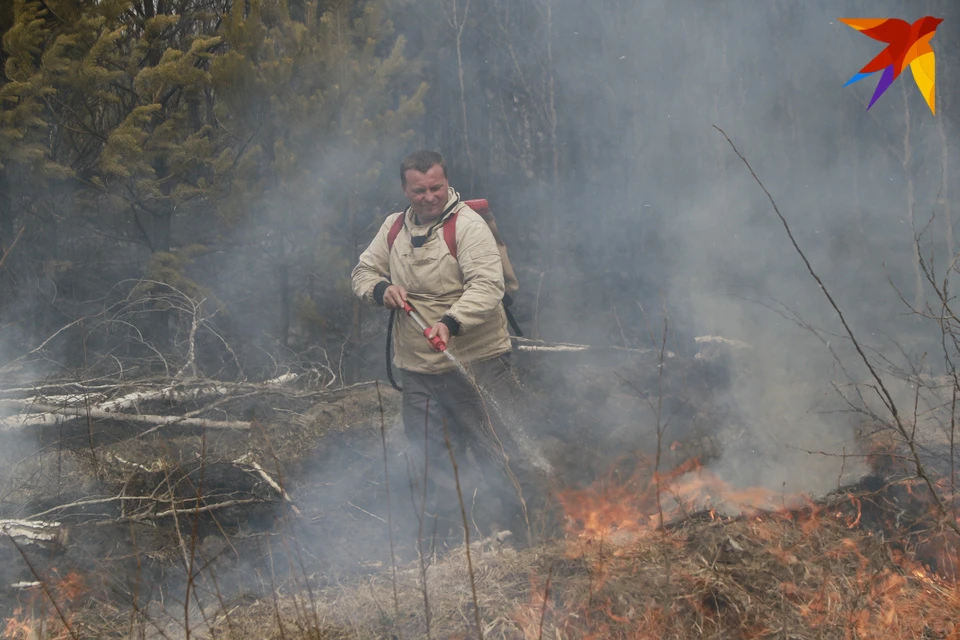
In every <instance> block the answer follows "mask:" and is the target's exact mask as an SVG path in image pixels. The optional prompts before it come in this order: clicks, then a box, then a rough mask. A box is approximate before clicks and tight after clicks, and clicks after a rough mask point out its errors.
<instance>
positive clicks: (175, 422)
mask: <svg viewBox="0 0 960 640" xmlns="http://www.w3.org/2000/svg"><path fill="white" fill-rule="evenodd" d="M32 408H33V409H36V410H37V411H39V413H23V414H20V415H16V416H9V417H6V418H0V431H12V430H14V429H21V428H24V427H32V426H38V425H60V424H63V423H65V422H70V421H71V420H85V419H87V418H88V417H89V418H92V419H94V420H123V421H125V422H135V423H138V424H145V425H150V426H152V427H155V428H161V427H170V426H180V427H192V428H197V429H240V430H246V429H250V427H251V426H252V423H250V422H244V421H240V420H208V419H206V418H189V417H185V416H152V415H141V414H133V413H119V412H116V411H104V410H103V409H97V408H94V407H90V408H85V407H55V406H49V405H32Z"/></svg>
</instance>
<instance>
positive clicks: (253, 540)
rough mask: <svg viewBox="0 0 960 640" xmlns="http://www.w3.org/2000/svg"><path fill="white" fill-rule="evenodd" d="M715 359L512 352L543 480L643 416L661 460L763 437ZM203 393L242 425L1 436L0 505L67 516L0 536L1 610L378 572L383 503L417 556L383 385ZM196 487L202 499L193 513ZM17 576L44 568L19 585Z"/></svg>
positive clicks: (203, 606) (235, 599) (396, 431)
mask: <svg viewBox="0 0 960 640" xmlns="http://www.w3.org/2000/svg"><path fill="white" fill-rule="evenodd" d="M560 357H565V356H560ZM728 366H729V362H728V361H726V360H725V359H723V358H720V359H692V358H691V359H683V358H675V359H672V360H670V361H668V362H667V363H666V364H665V366H664V367H662V368H661V367H660V366H659V363H658V362H657V360H656V358H655V357H653V356H638V355H636V354H628V355H624V356H621V357H618V358H615V359H611V358H609V357H605V358H604V359H603V360H602V361H601V360H597V361H593V362H591V361H589V360H584V359H583V358H582V357H577V358H576V360H575V361H573V358H571V362H570V363H569V364H565V365H564V366H561V367H551V368H543V367H538V368H534V367H535V363H534V361H533V360H532V359H530V358H524V357H522V356H521V357H518V358H517V369H518V371H519V372H520V374H521V376H520V377H521V379H522V380H523V382H524V385H525V397H526V398H527V400H528V406H527V407H525V408H524V409H525V411H524V413H523V415H524V421H525V423H526V426H527V431H528V433H530V434H531V435H532V436H533V437H534V439H535V440H536V442H537V443H538V445H539V446H540V447H541V448H542V450H543V451H544V453H545V454H546V455H547V457H548V458H549V459H550V461H551V462H552V463H553V465H554V467H555V468H556V469H558V470H560V473H559V474H558V475H559V478H558V479H557V480H556V481H555V484H554V486H552V487H550V488H549V489H550V490H552V491H554V492H556V491H560V490H570V489H575V488H579V487H586V486H588V485H590V484H591V483H594V482H595V481H596V480H597V479H598V478H610V479H612V480H615V479H616V478H617V477H618V475H623V476H624V477H626V476H628V475H630V474H632V473H634V472H635V471H636V469H637V468H639V467H642V466H643V465H644V464H648V463H649V462H650V461H651V460H653V459H654V457H655V455H654V454H655V453H656V450H657V441H658V438H657V425H658V424H659V425H660V426H661V430H662V432H663V433H662V437H661V438H660V449H661V450H660V453H661V460H660V468H661V469H670V468H673V467H675V466H677V465H679V464H681V463H683V462H684V461H687V460H690V459H693V458H697V459H699V460H700V461H701V462H706V463H708V462H709V461H710V460H712V459H714V458H717V457H718V456H720V455H721V454H722V453H723V451H724V450H725V449H731V448H735V449H739V450H743V449H748V450H753V451H758V450H762V449H763V448H764V446H767V445H765V443H764V442H762V441H754V438H755V436H754V435H753V434H750V433H748V432H745V431H744V430H743V429H740V428H739V427H738V423H737V420H736V407H735V406H733V405H732V404H731V402H730V400H729V398H728V396H727V395H726V393H725V389H726V385H727V383H728V381H729V375H730V374H729V371H728ZM558 390H562V391H563V392H562V393H558ZM692 399H695V400H692ZM214 404H215V406H212V407H211V409H210V412H209V415H216V419H220V420H223V419H232V420H247V421H250V422H251V424H252V425H253V426H252V427H251V428H249V429H245V430H240V429H215V430H214V429H211V430H206V431H199V430H197V429H188V428H182V427H177V426H172V427H165V428H162V429H156V430H150V429H148V427H145V426H144V425H140V424H133V423H131V422H129V421H125V420H123V418H122V415H118V416H117V418H118V419H116V420H101V419H98V420H93V419H90V420H82V419H80V420H73V421H71V422H68V423H65V424H62V425H58V426H49V427H28V428H26V429H25V431H24V432H17V433H10V432H7V433H5V434H4V435H3V436H2V438H3V442H2V443H0V445H2V448H3V451H4V454H5V455H4V458H5V459H6V460H9V461H12V462H9V463H8V465H7V468H6V469H5V478H4V485H3V490H2V493H0V518H33V519H41V520H45V521H56V522H59V523H62V525H63V526H64V528H65V530H66V534H65V537H64V539H63V540H62V541H61V543H59V544H56V545H45V546H37V547H35V546H30V545H24V544H14V543H13V541H11V540H9V539H8V540H7V541H6V543H3V544H0V612H2V614H3V617H4V618H13V619H16V620H20V619H21V618H22V616H23V615H25V612H29V611H33V612H34V614H36V611H37V610H40V609H43V606H42V604H38V603H42V602H46V601H49V600H56V599H58V598H60V599H61V600H63V601H64V602H66V603H67V604H65V605H64V609H65V610H70V611H79V612H82V613H83V615H82V616H81V615H79V614H78V617H76V618H71V621H72V623H73V626H74V628H75V629H76V630H79V631H84V630H86V631H84V633H81V635H87V637H109V636H113V635H116V636H120V635H125V634H126V635H129V633H130V630H131V628H136V629H139V630H140V633H141V634H142V635H145V636H149V635H150V634H156V633H160V632H163V633H166V634H178V633H179V634H182V633H183V630H184V627H185V626H186V627H187V628H192V629H200V628H202V627H203V625H204V622H207V623H212V621H214V620H216V619H222V617H223V615H224V612H228V611H232V610H235V609H236V608H237V607H241V606H244V605H245V604H249V603H254V602H270V601H271V599H272V598H274V597H275V596H276V594H278V593H307V594H310V597H312V592H313V591H314V590H318V591H322V590H324V589H336V588H337V587H338V585H341V584H346V583H355V582H356V581H357V580H360V579H363V578H365V577H367V578H369V577H375V576H378V575H383V574H384V572H385V571H388V570H389V567H390V566H391V536H390V535H388V534H389V532H390V529H389V527H388V526H387V519H388V517H389V518H390V519H391V521H392V523H393V525H394V526H393V540H392V542H393V555H394V558H395V561H396V562H398V563H400V564H404V563H409V562H412V561H414V560H415V559H416V558H417V542H418V540H419V542H420V545H421V548H422V547H423V543H424V536H420V537H419V538H418V536H417V535H416V534H415V533H414V532H415V531H416V526H417V522H416V520H415V518H413V517H411V513H412V512H413V508H412V506H411V505H412V502H411V497H410V483H409V481H408V480H406V463H405V458H404V456H403V449H404V447H405V442H404V438H403V435H402V432H401V430H400V426H399V394H397V393H396V392H394V391H393V390H391V389H389V388H387V387H386V386H383V385H381V386H379V387H377V386H375V385H372V384H362V385H357V386H354V387H350V388H347V389H345V390H339V391H338V390H329V391H327V390H315V389H309V388H296V387H295V388H293V389H283V390H277V391H264V390H259V391H257V392H255V393H254V392H248V393H239V392H238V393H236V394H235V397H229V396H228V397H227V398H221V399H220V400H218V401H217V402H216V403H214ZM138 409H139V411H140V412H141V413H144V414H164V413H166V414H170V413H180V414H183V413H186V412H188V411H192V412H194V414H195V415H203V414H202V413H199V414H197V413H196V412H198V411H202V410H203V409H204V405H203V404H202V403H200V402H194V403H190V402H176V403H174V402H172V401H156V402H155V403H154V404H145V405H143V406H140V407H138ZM381 420H382V421H383V422H382V423H381ZM381 424H383V431H381ZM382 435H383V436H385V440H386V461H387V464H386V474H389V477H390V482H389V483H388V482H387V481H386V474H385V465H384V445H383V441H382V440H381V437H382ZM253 463H256V464H258V465H259V467H260V469H261V470H262V472H264V473H266V474H267V475H268V476H269V477H270V478H271V479H272V480H273V482H274V485H275V486H271V484H270V483H268V482H267V481H266V479H265V478H264V476H263V473H261V472H258V471H257V470H256V469H255V468H254V467H252V464H253ZM278 486H282V488H283V489H284V490H285V491H286V493H287V494H288V496H289V498H290V500H289V501H287V500H284V499H283V498H282V497H281V496H280V495H279V493H278V491H277V490H276V488H277V487H278ZM388 489H389V490H390V493H391V496H392V499H393V500H392V503H391V505H392V507H391V510H390V513H389V515H388V510H387V500H386V497H387V492H388ZM197 496H200V497H201V499H200V502H199V503H198V502H197V500H196V498H197ZM173 504H176V505H177V507H178V508H176V509H171V508H170V507H171V505H173ZM198 504H200V505H202V506H203V508H204V509H206V510H205V511H203V512H202V513H197V511H196V506H197V505H198ZM531 516H532V518H531V519H532V523H533V524H534V529H535V531H534V533H535V535H536V538H535V542H536V543H537V544H542V543H548V542H549V541H550V540H558V539H562V538H563V537H564V535H565V531H564V528H563V524H564V523H563V521H562V518H561V517H560V516H559V514H558V505H557V503H556V502H546V503H543V504H536V505H533V506H532V510H531ZM426 537H427V538H430V536H426ZM514 541H515V542H513V543H512V544H514V545H520V546H521V547H522V546H523V545H522V543H521V542H520V541H519V537H518V536H515V537H514ZM458 542H459V541H456V540H436V539H433V538H430V549H429V551H431V552H433V555H434V557H437V558H439V557H442V556H443V554H444V553H447V552H450V551H451V550H456V549H457V548H459V546H458ZM65 576H79V579H80V581H81V582H82V584H83V588H82V589H77V590H76V591H77V593H76V594H75V595H74V594H72V593H71V594H67V593H65V592H64V593H61V592H60V591H57V588H59V587H58V586H57V585H61V584H64V583H65V581H64V577H65ZM36 582H42V583H43V585H44V586H43V587H36V586H34V587H24V586H22V585H23V584H28V583H36ZM66 582H69V581H66ZM18 583H19V584H20V586H13V585H18ZM41 590H42V591H44V593H43V596H45V597H41V595H40V593H39V592H40V591H41ZM188 594H189V605H188V606H184V602H183V601H184V598H185V596H187V595H188ZM37 607H39V608H40V609H37ZM47 609H49V607H48V608H47ZM58 617H59V614H58ZM185 620H186V622H185ZM11 637H19V636H11Z"/></svg>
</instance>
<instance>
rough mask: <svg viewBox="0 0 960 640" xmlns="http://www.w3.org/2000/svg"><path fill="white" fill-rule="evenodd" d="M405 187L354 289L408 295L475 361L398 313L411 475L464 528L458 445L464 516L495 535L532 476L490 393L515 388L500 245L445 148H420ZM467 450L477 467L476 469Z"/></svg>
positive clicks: (443, 519)
mask: <svg viewBox="0 0 960 640" xmlns="http://www.w3.org/2000/svg"><path fill="white" fill-rule="evenodd" d="M400 186H401V187H402V188H403V193H404V195H405V196H406V198H407V200H408V201H409V203H410V206H409V207H407V209H406V210H404V211H403V212H400V213H395V214H392V215H390V216H388V217H387V219H386V221H384V223H383V225H382V226H381V227H380V230H379V232H378V233H377V235H376V237H375V238H374V239H373V242H371V243H370V246H369V247H367V249H366V250H365V251H364V252H363V254H362V255H361V256H360V260H359V263H358V264H357V266H356V267H355V268H354V270H353V274H352V276H353V290H354V293H355V294H356V295H357V296H359V297H360V298H361V299H363V300H365V301H367V302H370V303H374V304H379V305H383V306H384V307H386V308H388V309H402V308H403V304H404V302H408V303H409V304H410V305H412V306H413V308H414V309H416V310H417V312H419V313H420V315H421V316H422V317H423V318H424V320H425V321H426V322H427V323H428V324H429V325H431V328H430V332H429V337H430V338H433V337H434V336H439V337H440V339H441V340H442V341H443V342H444V343H446V345H447V349H448V350H449V351H450V353H452V354H453V355H454V356H456V358H457V359H458V360H459V361H460V362H461V363H463V364H464V365H465V366H466V368H467V369H468V371H469V374H470V376H465V375H463V373H462V372H460V371H458V370H457V369H456V367H455V365H454V364H453V363H452V362H451V361H450V360H449V359H448V358H446V357H445V356H444V355H443V354H442V353H440V352H439V351H437V350H436V349H434V348H433V346H432V345H431V343H430V342H429V341H428V340H427V339H426V338H425V337H424V335H423V333H422V332H421V330H420V329H419V328H418V326H417V325H416V323H415V322H414V321H413V319H412V318H410V317H408V316H407V315H406V314H405V313H403V312H402V311H400V312H398V313H397V314H396V322H395V325H394V327H393V332H394V333H393V335H394V344H395V347H394V350H395V355H394V364H395V365H396V367H397V368H398V369H400V370H401V372H402V382H401V385H402V387H403V401H402V405H403V426H404V432H405V433H406V436H407V438H408V440H409V442H410V445H411V447H410V448H411V454H412V457H413V462H414V465H413V467H414V469H415V470H416V475H417V477H416V478H414V480H415V482H416V483H418V484H419V483H425V485H426V495H427V502H426V506H425V510H426V512H427V514H428V515H430V516H431V517H435V518H437V519H438V520H437V521H436V524H437V525H438V527H443V529H438V530H440V531H441V532H446V531H449V530H450V529H455V528H456V527H457V526H462V518H461V515H460V504H459V501H458V500H457V495H456V485H455V478H454V475H453V467H452V464H451V462H450V452H451V450H452V452H453V456H454V458H455V460H456V462H457V469H458V475H459V480H460V488H461V494H462V496H463V500H464V503H465V504H464V506H465V507H466V510H467V513H468V517H472V519H473V520H475V521H477V522H478V525H479V521H480V520H481V519H483V516H482V515H481V517H480V518H477V517H476V516H477V513H475V512H474V508H475V507H476V511H479V512H480V513H481V514H485V515H486V516H487V522H485V523H484V525H483V528H484V529H488V530H487V531H484V532H483V533H489V532H490V531H489V529H492V528H493V527H494V526H495V525H496V524H499V525H503V524H508V523H506V522H503V520H504V519H509V518H510V516H509V515H505V514H504V513H502V512H501V511H500V504H498V503H502V502H503V501H509V502H512V503H513V506H521V507H522V506H523V501H522V499H520V497H519V496H520V495H522V493H520V492H519V491H518V490H519V489H520V487H521V486H523V485H526V484H527V480H526V479H527V477H528V476H529V474H528V473H527V471H526V469H525V468H524V465H523V464H522V463H523V461H522V460H514V459H513V457H512V456H509V462H508V455H507V454H508V453H511V454H512V453H513V452H514V451H515V445H514V444H513V439H512V437H511V436H510V433H509V430H508V429H505V428H504V425H503V421H502V417H501V415H500V413H499V412H500V411H501V410H500V408H499V406H498V405H496V404H495V403H494V402H490V401H488V400H489V399H490V398H497V397H501V398H503V397H504V396H505V395H510V393H511V392H512V390H513V385H512V384H511V375H512V374H511V371H510V368H509V367H510V365H509V361H508V356H509V354H510V350H511V343H510V335H509V333H508V331H507V318H506V315H505V312H504V309H503V305H502V304H501V301H502V299H503V295H504V276H503V267H502V264H501V256H500V250H499V248H498V247H497V243H496V240H495V239H494V236H493V233H492V232H491V231H490V228H489V227H488V226H487V223H486V222H484V220H483V219H482V218H481V217H480V215H479V214H477V213H476V212H475V211H473V210H472V209H470V207H468V206H467V205H465V204H464V203H463V202H462V201H461V200H460V197H459V194H458V193H457V192H456V191H454V190H453V189H452V188H451V187H450V185H449V183H448V180H447V167H446V163H445V162H444V160H443V157H442V156H441V155H440V154H439V153H436V152H433V151H427V150H421V151H417V152H415V153H413V154H411V155H410V156H408V157H407V158H405V159H404V160H403V162H401V164H400ZM453 214H456V215H457V218H456V220H455V227H456V231H455V235H456V244H455V245H454V246H455V247H456V253H457V255H456V257H454V256H453V255H452V254H451V252H450V248H449V247H448V244H447V242H446V241H445V239H444V237H443V233H444V231H443V225H444V222H445V221H446V220H447V219H448V218H449V217H450V216H452V215H453ZM400 216H403V223H402V224H403V226H402V228H400V230H399V233H397V234H396V236H395V239H394V240H393V245H392V248H391V246H390V243H389V240H388V238H389V236H390V230H391V228H393V227H394V223H396V222H397V220H398V218H399V217H400ZM470 377H472V378H473V380H471V379H470ZM481 390H482V393H481ZM445 435H447V436H448V437H449V443H450V444H449V447H448V445H447V443H446V439H445ZM468 447H469V448H470V450H471V451H472V453H473V455H474V457H475V458H476V460H477V462H478V463H479V466H480V468H479V469H477V468H470V469H468V464H467V457H466V452H467V448H468ZM490 467H492V468H490ZM423 488H424V485H423V484H419V489H420V490H423ZM419 497H420V496H419V495H418V496H417V498H418V499H419ZM508 506H509V503H508V504H507V505H503V507H505V508H506V507H508ZM523 512H524V513H525V508H524V509H523ZM513 516H514V517H515V516H516V513H514V514H513ZM498 520H499V522H496V521H498ZM511 524H512V525H513V526H515V525H516V522H515V521H514V522H513V523H511Z"/></svg>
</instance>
